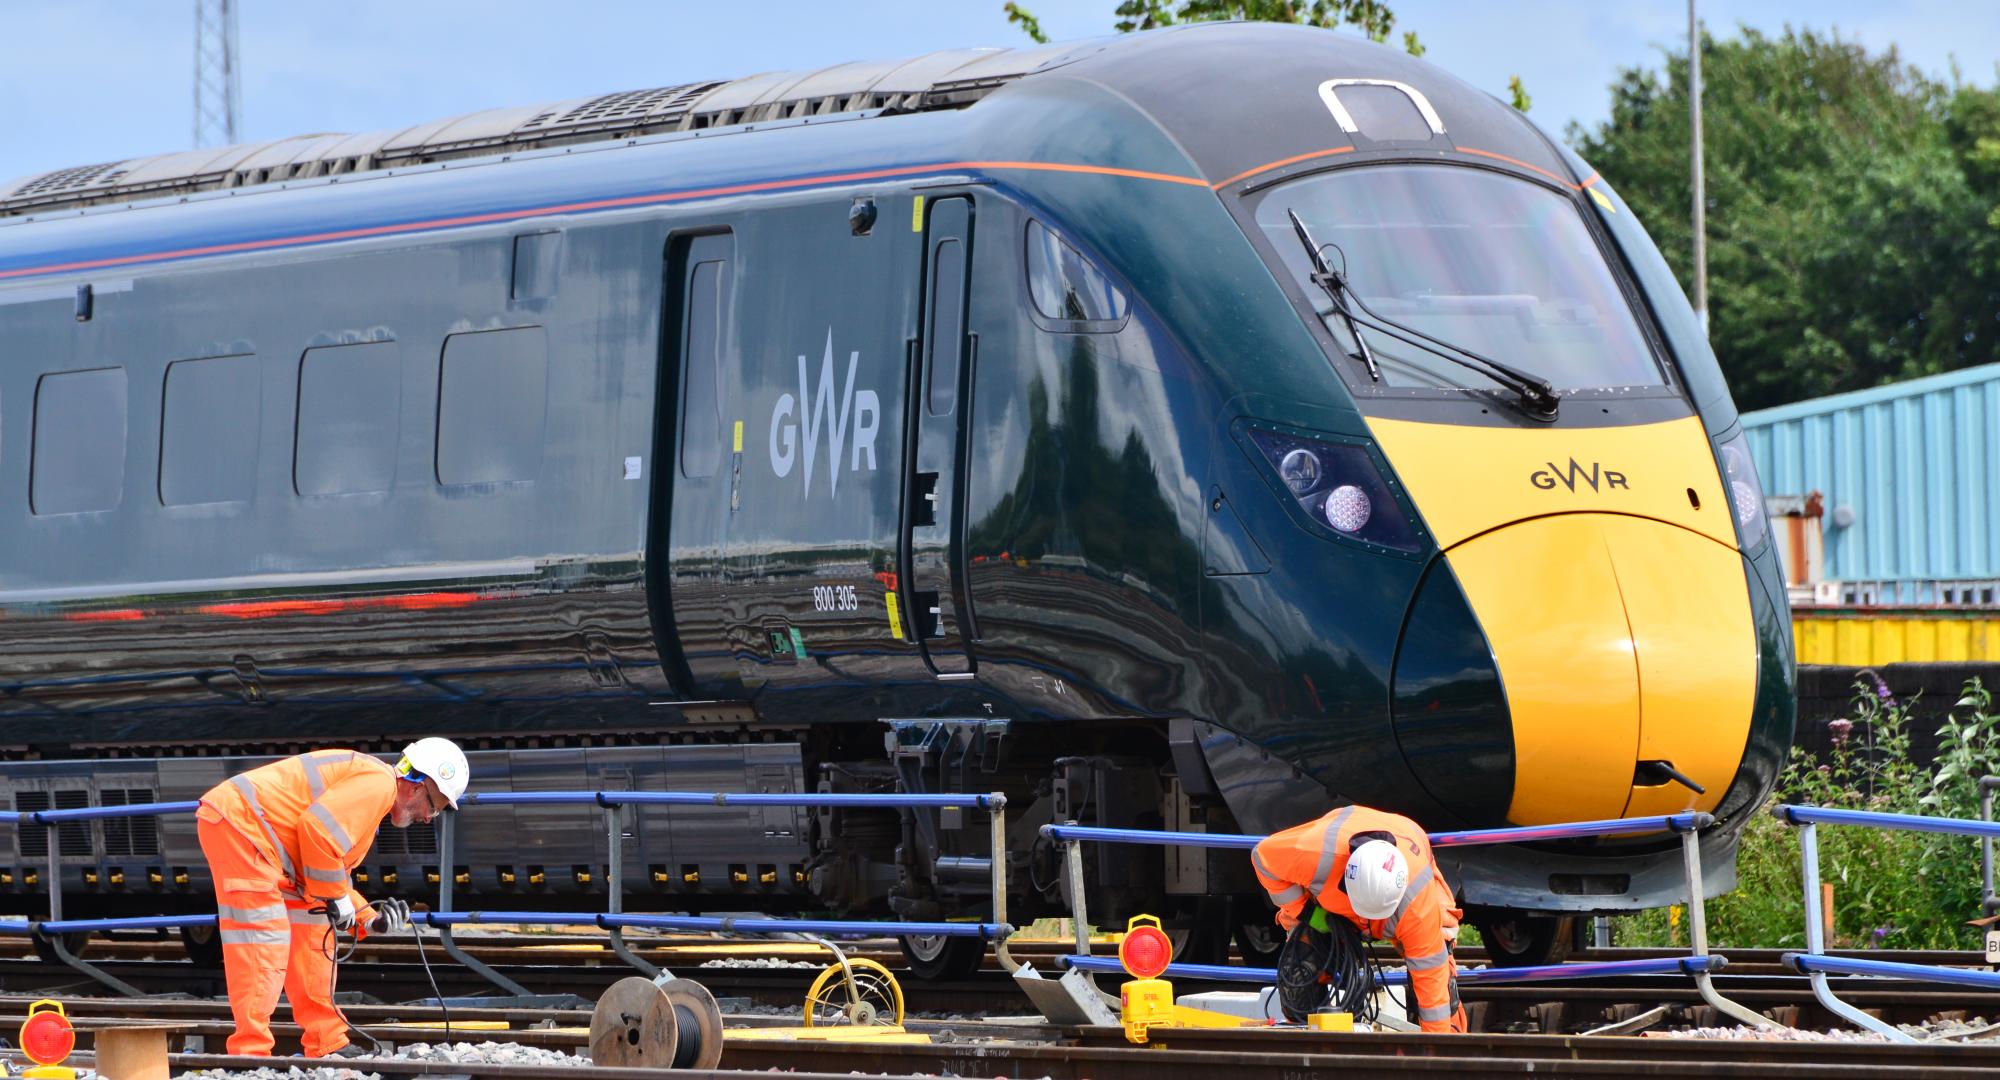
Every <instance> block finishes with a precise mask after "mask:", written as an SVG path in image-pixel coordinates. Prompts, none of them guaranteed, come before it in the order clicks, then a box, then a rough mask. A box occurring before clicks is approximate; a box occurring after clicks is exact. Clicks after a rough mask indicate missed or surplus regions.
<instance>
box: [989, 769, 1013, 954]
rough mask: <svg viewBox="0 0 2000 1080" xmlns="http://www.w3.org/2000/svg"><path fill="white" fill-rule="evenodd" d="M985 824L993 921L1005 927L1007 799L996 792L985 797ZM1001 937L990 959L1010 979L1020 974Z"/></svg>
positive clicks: (1005, 936) (1005, 938) (1005, 942)
mask: <svg viewBox="0 0 2000 1080" xmlns="http://www.w3.org/2000/svg"><path fill="white" fill-rule="evenodd" d="M987 800H988V801H987V806H986V820H987V822H988V823H989V824H990V827H991V828H992V842H991V844H990V845H989V846H990V847H991V848H992V850H991V851H990V852H988V855H989V860H988V861H990V862H991V863H992V867H991V869H992V874H993V877H992V881H993V921H994V923H995V924H997V925H1000V926H1005V925H1007V796H1006V795H1005V794H1003V793H1002V792H998V791H995V792H993V793H991V794H989V795H988V796H987ZM1011 936H1012V935H1011V934H1010V935H1003V936H1002V937H1000V938H999V939H998V940H996V941H995V942H994V943H993V958H994V959H995V960H998V961H1000V967H1001V969H1002V970H1004V971H1006V972H1007V974H1009V975H1012V974H1013V973H1015V972H1016V971H1019V970H1021V965H1020V963H1019V962H1018V961H1016V960H1015V959H1014V958H1013V957H1012V956H1010V955H1008V953H1007V938H1008V937H1011Z"/></svg>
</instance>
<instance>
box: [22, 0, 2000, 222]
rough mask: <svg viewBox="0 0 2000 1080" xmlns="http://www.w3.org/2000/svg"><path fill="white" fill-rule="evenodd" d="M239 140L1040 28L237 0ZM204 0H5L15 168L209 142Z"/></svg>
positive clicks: (1661, 2)
mask: <svg viewBox="0 0 2000 1080" xmlns="http://www.w3.org/2000/svg"><path fill="white" fill-rule="evenodd" d="M237 2H238V8H239V15H238V21H239V28H240V29H239V32H240V35H241V48H242V57H241V66H242V70H243V114H242V117H241V128H240V131H239V139H240V140H241V141H244V142H259V141H264V140H269V139H277V138H283V137H287V136H291V135H299V134H305V133H309V132H334V131H337V132H358V131H372V130H377V129H381V128H400V127H405V126H408V125H411V124H415V123H419V122H422V121H426V120H435V119H442V118H445V117H449V116H454V115H457V114H460V113H466V112H472V111H475V110H478V109H483V108H491V107H495V106H503V105H533V104H537V103H541V102H552V101H559V100H563V99H567V98H577V97H587V96H590V95H593V94H598V93H607V92H612V91H619V90H638V89H645V88H649V87H655V86H666V85H672V84H675V83H683V82H694V81H698V80H703V79H718V78H733V77H737V76H742V75H750V74H754V73H756V72H760V71H776V70H789V69H798V68H816V67H824V66H828V65H831V64H836V63H842V62H845V61H849V60H867V59H882V58H899V57H908V56H914V55H917V54H919V53H924V52H929V51H932V50H935V49H945V48H961V47H965V46H981V45H998V46H1016V45H1025V44H1028V43H1029V42H1028V39H1027V38H1026V37H1025V35H1023V34H1022V33H1021V31H1020V30H1019V29H1018V28H1016V27H1013V26H1010V25H1008V23H1007V20H1006V16H1005V14H1004V13H1003V11H1002V0H847V2H845V3H825V2H819V3H806V2H803V0H763V2H762V3H759V4H756V5H755V6H752V7H739V6H737V5H736V4H732V3H711V2H704V3H694V2H691V0H566V2H565V3H562V4H560V5H559V4H556V3H553V2H550V0H542V2H540V3H536V2H530V0H337V2H333V3H311V2H306V0H237ZM1023 3H1024V6H1026V7H1027V8H1028V10H1029V11H1031V12H1033V13H1034V14H1035V15H1036V16H1038V17H1039V18H1040V19H1041V24H1042V28H1043V30H1044V31H1045V32H1046V33H1048V34H1049V36H1050V37H1051V38H1052V39H1054V40H1058V41H1061V40H1070V39H1078V38H1087V37H1093V36H1097V35H1100V34H1108V33H1111V32H1112V23H1113V22H1114V21H1115V19H1114V16H1113V15H1112V11H1113V9H1115V8H1116V7H1117V0H1023ZM1700 3H1701V17H1702V20H1703V22H1704V24H1705V25H1706V26H1708V28H1709V30H1710V32H1711V33H1712V34H1717V35H1720V36H1728V35H1730V34H1733V33H1734V32H1735V30H1736V27H1737V26H1739V25H1748V26H1751V27H1754V28H1756V29H1759V30H1762V31H1765V32H1767V33H1773V34H1775V33H1780V32H1782V31H1783V29H1784V28H1785V27H1786V26H1787V25H1793V26H1799V27H1810V28H1812V29H1816V30H1838V31H1839V32H1840V33H1841V35H1842V36H1843V37H1846V38H1848V39H1850V40H1858V41H1860V42H1861V43H1862V44H1864V45H1866V46H1868V47H1869V48H1870V49H1871V50H1881V49H1885V48H1887V47H1889V46H1891V45H1894V46H1895V47H1897V48H1898V50H1899V51H1900V52H1901V54H1902V56H1903V58H1904V60H1906V61H1907V62H1910V63H1913V64H1916V65H1917V66H1918V67H1920V68H1923V69H1924V70H1926V71H1928V72H1930V73H1932V74H1934V75H1936V76H1939V77H1944V76H1946V75H1947V74H1948V73H1949V72H1950V71H1951V70H1952V68H1953V65H1954V63H1955V64H1956V65H1957V67H1958V69H1959V70H1961V71H1962V72H1963V77H1964V78H1965V80H1966V81H1968V82H1972V83H1975V84H1979V85H1987V86H1990V85H1992V84H1993V83H1994V82H1995V65H1996V62H2000V4H1995V3H1992V2H1990V0H1973V2H1972V3H1966V2H1964V0H1898V2H1896V3H1882V2H1881V0H1812V2H1805V0H1700ZM1389 7H1390V9H1391V10H1392V11H1393V12H1394V13H1395V14H1396V17H1397V31H1398V38H1400V32H1401V31H1402V30H1405V29H1408V30H1414V31H1416V32H1417V34H1418V36H1419V37H1420V38H1422V40H1423V42H1424V44H1425V45H1426V46H1427V47H1428V49H1429V51H1428V52H1427V53H1426V54H1425V59H1427V60H1429V61H1431V62H1433V63H1436V64H1438V65H1440V66H1442V67H1444V68H1446V69H1447V70H1449V71H1451V72H1453V73H1454V74H1457V75H1458V76H1460V77H1461V78H1464V79H1466V80H1468V81H1470V82H1472V83H1473V84H1475V85H1477V86H1480V87H1482V88H1485V89H1487V90H1489V91H1491V92H1493V93H1495V94H1499V95H1504V94H1505V93H1506V88H1507V79H1508V76H1510V75H1519V76H1520V77H1521V79H1522V80H1523V82H1524V83H1525V84H1526V86H1527V89H1528V92H1529V94H1530V95H1532V97H1533V101H1534V104H1533V108H1532V111H1531V115H1532V116H1534V117H1535V118H1536V119H1537V120H1539V121H1540V122H1541V123H1542V124H1543V125H1544V126H1546V127H1548V128H1550V129H1551V130H1552V131H1555V132H1557V133H1561V132H1562V131H1564V130H1565V129H1566V128H1567V126H1568V125H1569V124H1570V123H1571V122H1572V121H1574V122H1578V123H1582V124H1584V125H1586V126H1589V125H1593V124H1596V123H1600V122H1602V121H1603V120H1604V119H1605V117H1606V116H1607V114H1608V112H1609V103H1610V92H1609V89H1608V88H1609V87H1610V85H1611V83H1612V82H1613V81H1614V80H1615V79H1616V77H1617V74H1618V72H1619V71H1620V70H1621V69H1624V68H1629V67H1633V66H1648V67H1653V68H1658V67H1659V66H1660V63H1661V50H1662V49H1663V48H1673V49H1679V48H1681V47H1682V45H1683V44H1684V42H1685V41H1686V37H1687V6H1686V3H1685V2H1684V0H1615V2H1611V3H1605V2H1603V0H1539V2H1532V3H1530V2H1520V0H1389ZM193 8H194V5H193V4H192V3H190V2H189V0H0V26H5V27H6V32H5V33H4V34H0V117H4V119H0V184H4V183H5V182H7V181H10V180H13V179H17V178H21V177H24V176H27V175H31V174H36V173H41V172H45V171H48V170H51V169H59V168H65V167H70V166H77V165H87V164H93V163H97V162H104V161H116V160H120V159H124V158H128V157H140V156H144V155H148V154H153V153H161V152H166V151H171V150H180V149H186V148H187V147H189V146H191V145H193V112H194V104H193V81H194V80H193V68H194V17H193Z"/></svg>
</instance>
